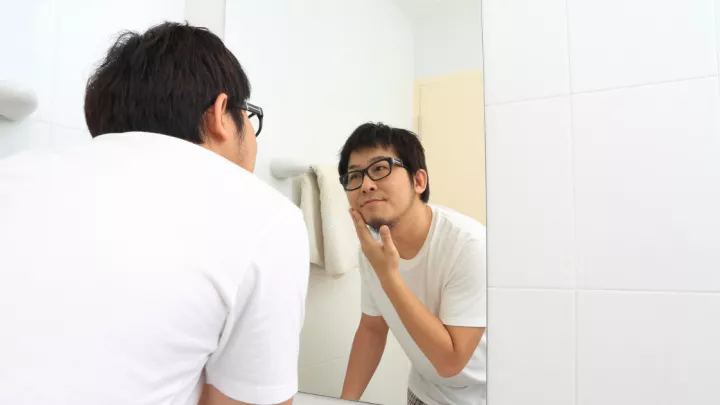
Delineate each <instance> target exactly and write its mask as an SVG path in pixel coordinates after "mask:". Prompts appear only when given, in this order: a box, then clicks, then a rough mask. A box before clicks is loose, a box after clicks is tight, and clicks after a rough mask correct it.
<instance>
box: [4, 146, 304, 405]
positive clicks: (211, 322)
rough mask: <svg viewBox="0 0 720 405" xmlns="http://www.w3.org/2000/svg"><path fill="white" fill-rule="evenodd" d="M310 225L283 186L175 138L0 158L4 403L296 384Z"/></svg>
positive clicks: (164, 399) (267, 391) (162, 396)
mask: <svg viewBox="0 0 720 405" xmlns="http://www.w3.org/2000/svg"><path fill="white" fill-rule="evenodd" d="M308 273H309V258H308V241H307V232H306V229H305V225H304V221H303V218H302V215H301V213H300V211H299V210H298V209H297V208H296V207H295V206H294V205H293V204H292V203H291V202H290V201H289V200H288V199H286V198H285V197H283V196H282V195H281V194H279V193H278V192H276V191H275V190H273V189H272V188H270V187H269V186H268V185H266V184H265V183H263V182H262V181H260V180H258V179H257V178H255V177H254V176H253V175H252V174H251V173H249V172H247V171H245V170H243V169H242V168H240V167H238V166H236V165H234V164H233V163H231V162H229V161H228V160H226V159H224V158H222V157H220V156H219V155H216V154H215V153H213V152H211V151H208V150H206V149H204V148H202V147H200V146H197V145H194V144H192V143H190V142H186V141H183V140H180V139H176V138H172V137H169V136H164V135H158V134H149V133H124V134H107V135H102V136H100V137H98V138H95V139H94V140H92V141H91V142H88V143H86V144H83V145H81V146H79V147H76V148H72V149H70V150H67V151H65V152H63V153H60V154H38V153H24V154H20V155H15V156H12V157H9V158H7V159H5V160H0V321H1V322H2V326H0V328H1V329H0V404H14V405H26V404H27V405H35V404H38V405H39V404H43V405H44V404H55V405H98V404H103V405H129V404H133V405H134V404H143V405H153V404H158V405H159V404H162V405H185V404H190V403H197V398H198V394H199V392H200V388H201V384H202V382H203V380H204V377H202V372H203V369H205V370H206V378H207V382H208V383H211V384H213V385H214V386H215V387H217V388H218V389H219V390H220V391H222V392H223V393H224V394H225V395H227V396H229V397H231V398H234V399H236V400H239V401H242V402H248V403H252V404H274V403H278V402H282V401H284V400H287V399H289V398H290V397H291V396H293V395H294V394H295V393H296V392H297V384H298V381H297V360H298V349H299V336H300V330H301V327H302V323H303V319H304V311H305V298H306V294H307V282H308Z"/></svg>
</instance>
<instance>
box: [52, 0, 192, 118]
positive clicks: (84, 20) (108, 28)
mask: <svg viewBox="0 0 720 405" xmlns="http://www.w3.org/2000/svg"><path fill="white" fill-rule="evenodd" d="M184 11H185V0H128V1H122V2H99V1H93V0H66V1H63V2H61V3H60V4H58V20H57V26H58V30H57V58H56V63H55V65H54V66H53V69H54V71H55V74H54V78H53V81H54V89H55V98H54V102H53V106H54V111H53V112H54V122H56V123H59V124H61V125H63V126H66V127H71V128H78V129H83V128H85V127H86V125H85V116H84V112H83V105H84V94H85V86H86V84H87V80H88V78H89V76H90V74H91V72H92V71H93V70H94V68H95V67H96V66H97V65H98V64H99V63H100V62H101V61H102V59H103V57H104V56H105V54H106V52H107V50H108V49H109V47H110V45H112V43H113V42H114V40H115V39H116V38H117V36H118V35H119V34H120V33H121V32H122V31H124V30H133V31H140V32H143V31H145V30H147V29H148V28H149V27H150V26H151V25H154V24H157V23H161V22H163V21H165V20H170V21H178V22H182V21H183V18H184Z"/></svg>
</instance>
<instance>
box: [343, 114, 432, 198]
mask: <svg viewBox="0 0 720 405" xmlns="http://www.w3.org/2000/svg"><path fill="white" fill-rule="evenodd" d="M367 148H388V149H392V150H394V151H395V153H396V154H397V156H398V158H399V159H400V161H402V162H403V163H404V164H405V166H406V169H407V171H408V173H409V174H410V183H412V184H414V178H415V173H417V172H418V170H420V169H422V170H425V172H427V171H428V169H427V164H426V163H425V149H424V148H423V146H422V143H420V139H419V138H418V136H417V135H415V133H413V132H412V131H408V130H406V129H401V128H393V127H390V126H387V125H385V124H382V123H372V122H368V123H365V124H362V125H360V126H359V127H357V128H356V129H355V131H353V133H352V134H351V135H350V137H349V138H348V139H347V141H345V145H344V146H343V148H342V151H341V152H340V163H338V174H339V175H340V176H342V175H344V174H346V173H347V171H348V164H349V162H350V154H351V153H353V152H356V151H359V150H361V149H367ZM420 199H421V200H422V201H423V202H425V203H427V202H428V201H429V200H430V177H429V175H428V180H427V184H426V187H425V191H423V193H422V194H421V195H420Z"/></svg>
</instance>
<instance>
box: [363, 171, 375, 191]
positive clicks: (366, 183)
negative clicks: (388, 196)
mask: <svg viewBox="0 0 720 405" xmlns="http://www.w3.org/2000/svg"><path fill="white" fill-rule="evenodd" d="M375 190H377V185H376V184H375V182H374V181H373V180H372V179H371V178H370V176H368V175H367V174H366V175H365V178H363V184H362V191H363V193H368V192H370V191H375Z"/></svg>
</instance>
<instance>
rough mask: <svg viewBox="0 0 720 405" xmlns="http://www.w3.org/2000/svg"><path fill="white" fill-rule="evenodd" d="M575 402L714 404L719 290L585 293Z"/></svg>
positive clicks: (719, 358)
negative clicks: (672, 292)
mask: <svg viewBox="0 0 720 405" xmlns="http://www.w3.org/2000/svg"><path fill="white" fill-rule="evenodd" d="M577 310H578V319H579V322H578V332H577V340H578V402H577V403H578V404H579V405H605V404H609V403H612V404H614V405H636V404H655V405H675V404H693V405H710V404H713V405H714V404H717V403H720V401H719V400H720V396H719V395H718V390H717V383H718V378H720V350H718V348H717V342H718V341H720V325H719V324H718V322H716V320H717V319H718V318H720V295H718V294H687V293H676V294H667V293H638V292H633V293H627V292H599V291H583V292H580V293H579V295H578V309H577Z"/></svg>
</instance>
